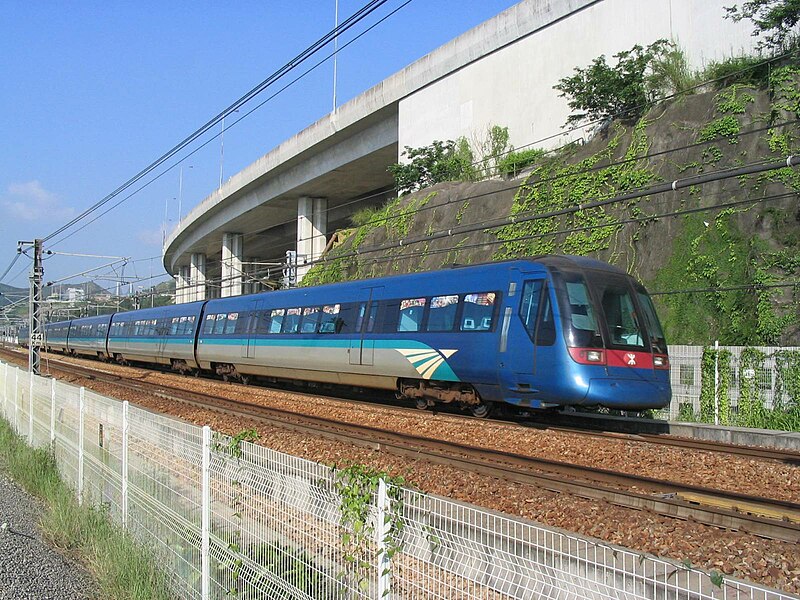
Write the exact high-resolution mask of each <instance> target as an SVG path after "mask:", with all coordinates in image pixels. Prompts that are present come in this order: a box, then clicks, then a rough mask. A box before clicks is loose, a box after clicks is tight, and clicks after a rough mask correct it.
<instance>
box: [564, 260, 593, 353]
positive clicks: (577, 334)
mask: <svg viewBox="0 0 800 600" xmlns="http://www.w3.org/2000/svg"><path fill="white" fill-rule="evenodd" d="M554 281H555V284H556V293H557V295H558V300H559V305H560V306H561V315H562V326H563V328H564V337H565V338H566V340H567V345H568V346H570V347H573V348H602V347H603V336H602V333H601V331H600V326H599V322H598V317H597V314H596V312H597V311H596V310H595V307H594V303H593V302H592V300H591V296H590V294H589V289H588V288H587V286H586V281H585V280H584V278H583V275H581V274H580V273H570V272H561V273H559V274H558V275H557V276H554Z"/></svg>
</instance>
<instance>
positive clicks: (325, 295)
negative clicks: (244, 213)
mask: <svg viewBox="0 0 800 600" xmlns="http://www.w3.org/2000/svg"><path fill="white" fill-rule="evenodd" d="M45 345H46V347H47V348H48V349H51V350H59V351H62V352H67V353H71V354H82V355H89V356H96V357H98V358H101V359H110V360H117V361H120V362H124V361H138V362H145V363H159V364H162V365H167V366H169V367H171V368H172V369H174V370H176V371H182V372H196V371H198V370H200V371H210V372H214V373H216V374H218V375H220V376H222V377H224V378H226V379H234V380H239V381H244V382H247V381H248V380H250V379H251V378H254V377H257V378H265V379H269V380H295V381H304V382H317V383H330V384H339V385H345V386H356V387H367V388H381V389H386V390H394V391H396V393H397V395H398V396H399V397H402V398H408V399H411V400H413V401H415V402H416V404H417V406H418V407H419V408H426V407H429V406H433V405H435V404H436V403H456V404H458V405H460V406H462V407H464V408H465V409H467V410H469V411H470V412H472V414H474V415H476V416H484V415H486V414H488V412H489V410H490V408H491V407H492V405H494V404H497V403H507V404H511V405H515V406H519V407H525V408H533V409H544V408H559V407H566V406H604V407H608V408H612V409H619V410H629V411H639V410H644V409H649V408H662V407H664V406H666V405H668V404H669V401H670V395H671V390H670V383H669V357H668V355H667V345H666V341H665V340H664V334H663V332H662V329H661V326H660V324H659V321H658V317H657V315H656V312H655V310H654V308H653V304H652V302H651V300H650V297H649V296H648V294H647V291H646V290H645V289H644V287H642V285H641V284H639V283H638V282H637V281H636V280H635V279H633V278H632V277H630V276H629V275H627V274H626V273H624V272H623V271H621V270H619V269H617V268H615V267H612V266H610V265H608V264H605V263H603V262H600V261H596V260H592V259H588V258H582V257H575V256H543V257H538V258H532V259H528V260H515V261H508V262H499V263H491V264H485V265H476V266H468V267H457V268H452V269H448V270H444V271H436V272H427V273H418V274H411V275H398V276H393V277H384V278H379V279H370V280H362V281H354V282H347V283H337V284H332V285H324V286H318V287H312V288H299V289H293V290H285V291H276V292H267V293H261V294H253V295H249V296H238V297H233V298H223V299H216V300H208V301H202V302H194V303H188V304H179V305H175V306H166V307H161V308H151V309H144V310H137V311H132V312H126V313H116V314H114V315H106V316H100V317H90V318H85V319H75V320H72V321H63V322H59V323H51V324H48V325H47V326H46V341H45Z"/></svg>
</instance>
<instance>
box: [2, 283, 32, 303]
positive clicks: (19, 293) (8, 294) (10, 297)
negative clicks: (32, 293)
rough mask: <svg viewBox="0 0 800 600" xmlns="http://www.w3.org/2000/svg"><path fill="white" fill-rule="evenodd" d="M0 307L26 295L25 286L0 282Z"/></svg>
mask: <svg viewBox="0 0 800 600" xmlns="http://www.w3.org/2000/svg"><path fill="white" fill-rule="evenodd" d="M0 294H2V296H0V307H3V306H7V305H8V304H11V303H12V302H16V301H17V300H19V299H20V298H24V297H27V295H28V290H27V288H16V287H12V286H10V285H6V284H4V283H0Z"/></svg>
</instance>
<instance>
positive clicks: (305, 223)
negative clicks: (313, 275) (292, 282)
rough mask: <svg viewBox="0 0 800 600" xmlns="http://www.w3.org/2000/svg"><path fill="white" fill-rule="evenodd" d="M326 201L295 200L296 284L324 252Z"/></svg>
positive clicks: (319, 199)
mask: <svg viewBox="0 0 800 600" xmlns="http://www.w3.org/2000/svg"><path fill="white" fill-rule="evenodd" d="M327 228H328V200H327V199H326V198H309V197H307V196H304V197H302V198H299V199H298V200H297V282H298V283H299V282H300V281H301V280H302V279H303V276H304V275H305V274H306V273H308V270H309V269H310V268H311V263H312V262H313V261H315V260H316V259H318V258H319V257H320V256H322V251H323V250H325V244H326V239H325V232H326V231H327Z"/></svg>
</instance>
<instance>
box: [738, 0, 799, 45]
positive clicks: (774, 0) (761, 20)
mask: <svg viewBox="0 0 800 600" xmlns="http://www.w3.org/2000/svg"><path fill="white" fill-rule="evenodd" d="M725 10H726V11H727V12H728V14H727V15H725V16H726V18H728V19H733V20H734V21H737V22H738V21H741V20H742V19H750V20H751V21H752V22H753V24H754V25H755V26H756V28H755V29H754V30H753V36H759V35H762V34H764V39H763V41H760V42H759V43H758V46H757V47H758V49H759V50H767V51H769V52H774V53H778V54H779V53H781V52H784V51H786V50H789V49H790V48H791V47H793V46H796V45H797V40H798V32H797V30H796V29H795V26H796V25H797V23H798V22H800V0H748V2H744V3H742V7H741V8H739V6H738V5H734V6H731V7H726V8H725Z"/></svg>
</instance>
